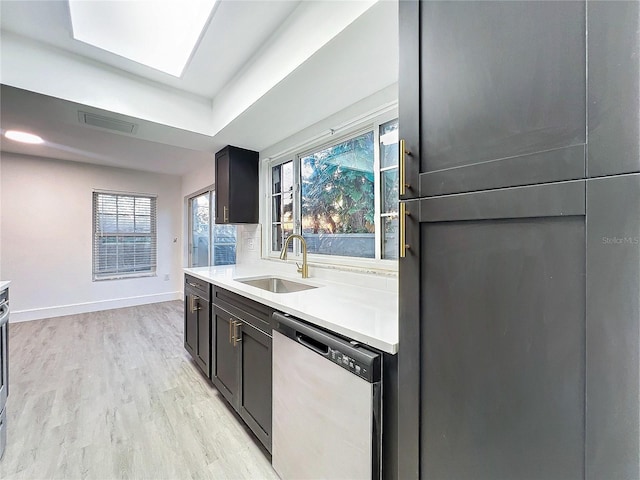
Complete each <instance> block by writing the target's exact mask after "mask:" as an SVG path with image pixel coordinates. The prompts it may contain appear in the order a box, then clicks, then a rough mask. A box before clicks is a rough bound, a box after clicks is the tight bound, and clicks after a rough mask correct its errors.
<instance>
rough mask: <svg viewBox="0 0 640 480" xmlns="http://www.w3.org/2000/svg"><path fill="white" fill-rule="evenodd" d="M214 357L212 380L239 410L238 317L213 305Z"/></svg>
mask: <svg viewBox="0 0 640 480" xmlns="http://www.w3.org/2000/svg"><path fill="white" fill-rule="evenodd" d="M211 319H212V322H211V323H212V330H213V335H212V342H213V344H212V345H213V346H212V350H213V352H212V357H213V362H212V363H213V365H212V367H213V368H212V372H211V380H212V381H213V384H214V385H215V386H216V387H218V390H220V393H222V395H223V396H224V397H225V398H226V399H227V400H228V401H229V403H231V405H232V406H233V407H234V408H235V409H236V410H237V408H238V407H237V405H238V385H239V383H240V377H239V375H240V369H239V368H238V359H239V357H238V349H237V348H236V347H235V346H234V341H233V334H234V332H233V330H234V325H235V323H236V322H239V320H238V318H236V317H234V316H233V315H231V314H230V313H229V312H226V311H225V310H223V309H221V308H220V307H218V306H216V305H213V311H212V317H211Z"/></svg>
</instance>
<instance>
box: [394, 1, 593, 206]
mask: <svg viewBox="0 0 640 480" xmlns="http://www.w3.org/2000/svg"><path fill="white" fill-rule="evenodd" d="M402 3H404V2H401V4H402ZM403 8H406V9H411V8H415V7H410V6H401V13H402V9H403ZM401 18H404V17H403V15H402V14H401ZM419 19H420V37H419V38H420V40H419V65H420V79H421V81H420V88H419V99H417V98H416V99H414V101H410V100H409V99H405V100H403V98H402V97H403V95H407V94H408V95H414V96H415V90H416V89H415V88H413V89H412V90H410V91H409V92H408V93H407V92H403V91H402V90H401V91H400V97H401V102H400V108H401V113H400V118H401V121H402V119H403V116H404V113H403V112H402V110H403V109H404V108H405V105H407V104H413V105H414V108H415V104H417V103H419V105H420V114H419V135H420V152H419V164H420V167H419V168H420V170H419V171H420V174H421V175H420V177H421V178H420V196H432V195H441V194H448V193H458V192H466V191H475V190H483V189H489V188H499V187H509V186H517V185H528V184H535V183H544V182H551V181H560V180H571V179H578V178H584V170H585V165H584V164H585V159H584V144H585V141H586V138H585V136H586V105H585V98H586V81H585V68H586V65H585V43H586V40H585V4H584V2H572V1H566V2H544V1H543V2H535V1H534V2H488V1H484V2H451V1H442V2H439V1H435V2H421V3H420V4H419ZM400 32H401V51H402V49H403V48H404V47H405V42H404V41H403V40H402V35H406V33H403V30H402V28H401V29H400ZM415 42H416V40H415V38H414V39H408V40H407V42H406V43H407V44H408V45H409V46H411V45H412V44H413V45H415ZM409 48H410V49H411V47H409ZM413 49H415V46H414V47H413ZM402 77H403V75H401V81H400V83H401V87H402V85H403V83H406V82H408V80H407V81H406V82H405V81H404V80H402ZM400 128H401V134H402V135H403V136H404V134H405V128H406V129H408V131H407V133H408V134H409V136H411V131H412V130H413V129H414V128H415V127H414V126H413V125H407V124H406V123H405V124H403V123H401V124H400ZM414 148H415V147H414ZM415 156H417V155H414V157H415ZM414 160H415V158H413V157H411V158H410V159H408V161H414ZM416 161H417V160H416Z"/></svg>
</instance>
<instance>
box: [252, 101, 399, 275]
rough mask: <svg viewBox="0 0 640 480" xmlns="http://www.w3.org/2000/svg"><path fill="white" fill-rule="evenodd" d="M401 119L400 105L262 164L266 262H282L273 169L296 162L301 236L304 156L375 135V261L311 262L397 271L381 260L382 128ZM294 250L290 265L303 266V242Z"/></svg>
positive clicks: (321, 257) (317, 258)
mask: <svg viewBox="0 0 640 480" xmlns="http://www.w3.org/2000/svg"><path fill="white" fill-rule="evenodd" d="M397 118H398V112H397V104H393V105H391V106H390V107H387V108H385V109H383V110H382V111H380V110H378V112H376V113H375V114H371V115H368V116H365V117H364V118H360V119H358V120H356V121H352V122H349V123H347V126H345V127H343V128H336V129H331V130H329V132H328V133H327V134H323V135H321V136H319V137H316V138H314V139H311V140H308V141H307V142H304V143H301V144H300V145H298V146H296V147H293V148H291V149H289V150H288V151H286V152H284V153H282V154H277V155H274V156H273V157H271V158H267V159H265V160H264V161H263V162H262V163H261V166H262V171H261V180H262V182H263V188H264V189H263V191H264V198H265V199H266V201H265V202H264V204H265V208H264V209H263V210H262V212H261V213H262V219H263V224H264V225H265V230H266V231H265V235H264V236H263V246H262V251H263V252H264V253H263V258H266V259H271V260H277V259H279V258H280V255H279V252H276V251H273V250H272V249H271V248H272V245H273V239H272V236H273V228H272V226H273V207H272V202H273V196H274V193H273V182H272V177H271V175H272V169H273V167H276V166H278V165H282V164H284V163H287V162H289V161H293V224H294V229H293V233H300V232H301V229H302V228H301V213H302V212H301V203H302V202H301V195H302V191H301V179H300V169H301V159H302V158H304V156H305V155H309V154H312V153H315V152H317V151H318V150H322V149H323V148H328V147H331V146H333V145H336V144H338V143H341V142H344V141H346V140H349V139H352V138H354V137H357V136H358V135H362V134H364V133H367V132H371V131H373V143H374V164H373V170H374V191H375V195H374V228H375V254H374V258H365V257H352V256H343V255H325V254H317V253H309V254H308V261H309V263H312V264H317V265H326V266H333V267H341V268H347V269H349V268H354V269H357V270H363V269H364V270H371V271H377V270H380V271H389V272H397V271H398V259H397V258H396V259H385V258H382V253H383V252H382V230H381V229H382V228H383V221H382V218H383V217H382V215H383V213H382V191H381V168H380V163H381V160H380V127H381V126H382V125H384V124H385V123H388V122H390V121H392V120H396V119H397ZM292 244H293V250H289V255H288V258H289V259H290V261H291V262H300V261H301V260H302V249H301V247H300V242H296V241H293V242H292Z"/></svg>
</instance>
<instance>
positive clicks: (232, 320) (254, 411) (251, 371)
mask: <svg viewBox="0 0 640 480" xmlns="http://www.w3.org/2000/svg"><path fill="white" fill-rule="evenodd" d="M220 295H222V298H223V299H221V297H220ZM214 298H215V300H214V302H217V303H214V305H213V314H212V324H213V335H212V345H213V355H212V358H213V367H212V371H211V380H212V382H213V384H214V385H215V386H216V387H217V388H218V390H219V391H220V393H222V395H223V396H224V398H225V399H227V401H228V402H229V403H230V404H231V406H232V407H233V408H234V410H236V411H237V412H238V414H239V415H240V417H241V418H242V419H243V420H244V422H245V423H246V424H247V426H248V427H249V428H250V429H251V431H252V432H253V433H254V434H255V435H256V437H257V438H258V440H260V442H261V443H262V444H263V445H264V446H265V448H266V449H267V450H268V451H269V452H271V398H272V394H271V365H272V362H271V342H272V336H271V328H270V323H269V321H268V318H270V310H269V309H268V308H267V307H265V306H264V305H260V304H256V303H255V302H252V301H250V300H247V299H241V298H242V297H239V296H237V295H234V294H232V293H230V292H226V291H224V290H221V289H219V288H217V287H215V288H214ZM255 315H259V316H260V317H263V318H259V317H256V316H255ZM265 320H266V322H265ZM265 324H266V325H267V326H269V327H268V328H265V327H264V325H265ZM256 325H259V326H256Z"/></svg>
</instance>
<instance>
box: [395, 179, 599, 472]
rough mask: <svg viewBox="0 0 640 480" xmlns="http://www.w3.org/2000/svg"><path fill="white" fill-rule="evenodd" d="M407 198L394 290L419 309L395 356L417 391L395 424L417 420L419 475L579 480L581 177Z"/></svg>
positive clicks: (582, 321)
mask: <svg viewBox="0 0 640 480" xmlns="http://www.w3.org/2000/svg"><path fill="white" fill-rule="evenodd" d="M419 202H420V205H419V209H418V210H419V212H417V213H416V208H415V205H413V204H414V203H415V202H412V205H411V207H410V210H411V212H412V214H414V213H416V215H417V216H418V217H419V219H420V222H419V224H417V223H413V224H410V225H414V226H417V225H419V230H420V232H419V239H418V243H417V244H416V243H414V246H416V248H419V251H420V252H419V253H420V258H419V261H420V266H419V269H418V270H412V271H413V274H414V275H415V274H416V273H417V275H418V276H417V277H415V276H414V277H413V279H412V281H413V282H417V284H418V286H419V287H418V289H417V290H415V291H414V290H409V291H411V292H414V294H417V296H416V297H412V298H409V297H406V296H405V292H404V291H403V290H402V289H401V290H400V302H401V304H403V303H405V302H406V303H411V304H413V305H416V306H417V308H418V312H419V314H418V325H417V327H418V328H417V334H418V338H415V339H414V341H413V343H409V344H407V345H405V344H403V350H401V353H402V354H403V355H408V354H411V353H413V354H414V355H415V356H414V357H413V358H412V359H409V360H408V363H411V362H417V368H416V369H414V370H413V373H414V378H413V380H411V379H407V378H405V377H404V376H402V375H404V374H402V375H401V382H403V383H406V384H407V385H414V384H415V383H416V382H417V384H418V388H419V389H418V392H419V395H418V398H419V403H418V404H417V405H415V404H414V411H413V413H411V412H409V411H406V410H403V409H402V408H401V416H403V417H405V418H404V422H402V421H401V424H404V425H406V424H407V420H410V419H411V418H412V419H413V422H415V423H419V462H420V467H419V471H420V472H421V473H422V475H424V477H425V478H430V479H433V480H439V479H441V480H445V479H447V480H448V479H452V478H455V479H458V480H490V479H491V480H493V479H497V478H505V479H506V478H508V479H510V480H524V479H531V478H545V479H549V480H553V479H556V480H570V479H575V480H578V479H583V478H584V460H585V459H584V441H585V430H584V418H585V411H586V410H585V396H584V392H585V369H586V366H585V338H586V325H585V289H586V280H585V276H586V271H585V181H583V180H581V181H575V182H564V183H557V184H546V185H536V186H530V187H519V188H509V189H502V190H494V191H488V192H479V193H474V194H463V195H451V196H447V197H437V198H430V199H423V200H420V201H419ZM408 238H415V235H414V233H409V232H408ZM405 266H406V265H405V264H403V260H401V263H400V270H401V272H400V275H401V276H403V275H404V268H405ZM407 281H411V280H410V279H404V280H403V281H401V286H404V285H406V284H407ZM415 326H416V325H415V323H414V320H413V319H411V318H407V319H406V321H404V320H403V322H401V325H400V328H401V331H404V330H406V329H409V330H410V331H412V332H414V328H415ZM414 333H415V332H414ZM406 338H407V333H406V332H401V337H400V340H401V342H402V341H403V340H404V339H406ZM412 345H413V346H414V347H417V348H413V349H409V350H408V351H405V350H404V349H405V347H411V346H412ZM399 360H400V362H401V368H406V364H407V361H406V357H400V358H399ZM416 377H417V378H416ZM403 379H404V380H403ZM407 382H408V383H407ZM411 393H412V391H411V388H409V391H408V392H404V391H403V390H402V389H401V390H400V395H401V396H403V395H408V394H411ZM413 393H415V392H413ZM402 405H412V404H411V403H407V399H405V400H403V401H402V404H401V407H402ZM416 406H417V408H418V411H415V407H416ZM416 419H419V422H416ZM400 436H401V438H402V436H403V432H400ZM414 471H415V469H414Z"/></svg>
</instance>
